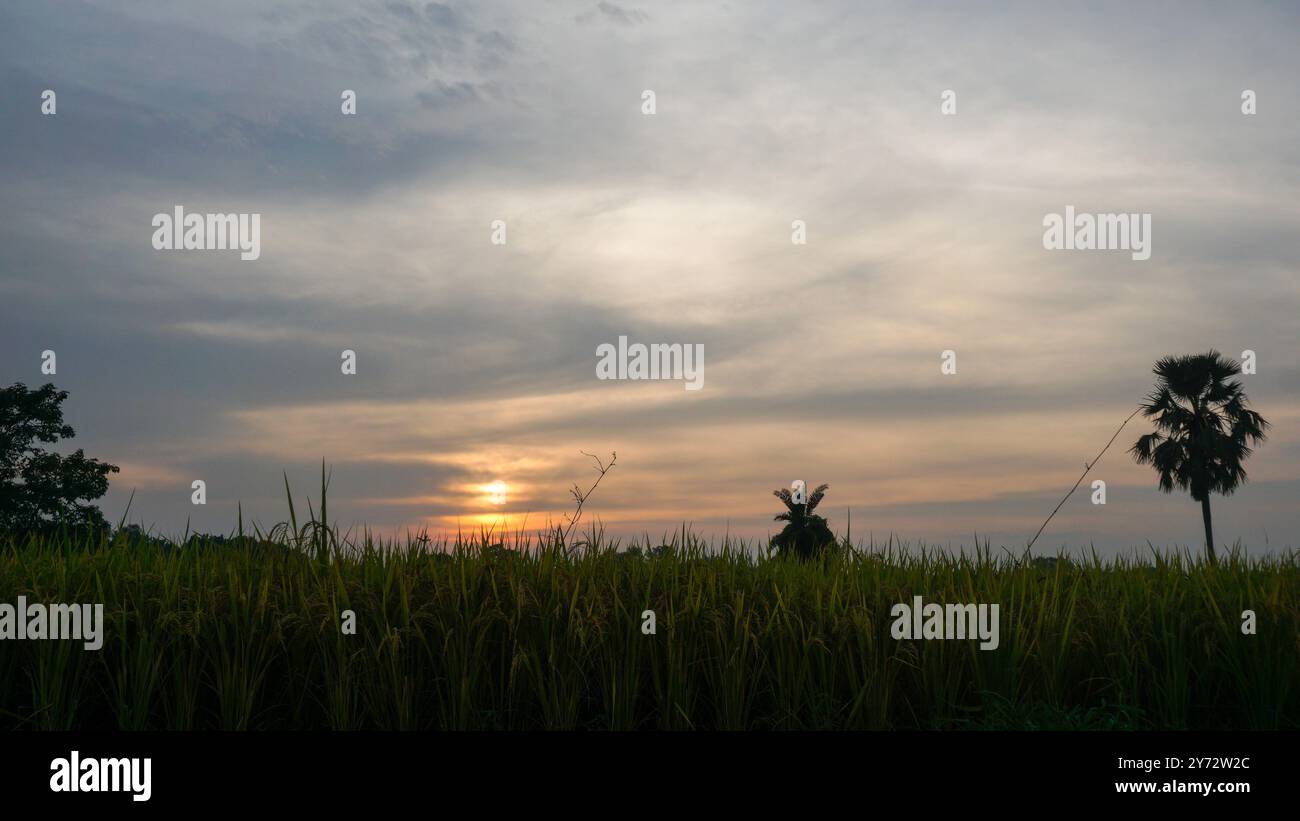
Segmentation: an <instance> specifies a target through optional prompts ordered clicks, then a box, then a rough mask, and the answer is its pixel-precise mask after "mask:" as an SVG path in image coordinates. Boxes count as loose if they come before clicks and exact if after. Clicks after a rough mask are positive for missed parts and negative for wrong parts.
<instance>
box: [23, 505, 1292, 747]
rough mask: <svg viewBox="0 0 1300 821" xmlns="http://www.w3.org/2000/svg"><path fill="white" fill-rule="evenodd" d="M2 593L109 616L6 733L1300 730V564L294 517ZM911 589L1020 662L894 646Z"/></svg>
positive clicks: (967, 648)
mask: <svg viewBox="0 0 1300 821" xmlns="http://www.w3.org/2000/svg"><path fill="white" fill-rule="evenodd" d="M575 535H576V534H575ZM272 537H274V538H272ZM0 591H2V592H0V603H4V602H8V603H10V604H12V603H13V602H14V601H15V599H16V597H18V596H20V595H22V596H25V597H26V598H27V600H29V601H39V602H47V603H53V602H65V603H72V602H84V603H91V602H99V603H103V604H104V605H105V607H104V617H105V628H104V632H105V636H104V643H103V647H102V649H100V650H98V651H88V650H85V649H83V647H82V644H81V643H80V642H75V641H39V640H26V641H18V640H11V641H2V642H0V694H2V698H0V729H6V730H20V729H31V730H56V729H57V730H67V729H76V730H117V729H121V730H136V729H146V728H149V729H172V730H193V729H235V730H270V729H274V730H281V729H283V730H300V729H334V730H357V729H405V730H477V729H509V730H531V729H549V730H570V729H593V730H643V729H664V730H690V729H695V730H704V729H710V730H755V729H772V730H840V729H926V730H929V729H964V728H966V729H1217V728H1232V729H1297V728H1298V727H1300V666H1298V663H1297V662H1298V659H1300V567H1298V566H1297V556H1296V554H1294V553H1292V554H1288V555H1282V556H1273V557H1269V558H1258V559H1246V558H1244V557H1243V556H1242V555H1241V551H1238V552H1236V553H1235V554H1234V555H1232V556H1231V557H1229V558H1228V559H1226V560H1223V561H1221V562H1220V563H1219V564H1218V565H1215V566H1210V565H1206V564H1204V563H1201V562H1194V561H1191V560H1190V559H1189V558H1188V557H1187V556H1186V555H1181V556H1180V555H1163V554H1160V553H1156V552H1152V553H1151V554H1150V555H1149V556H1146V557H1141V558H1130V559H1119V560H1112V561H1102V560H1100V559H1097V558H1094V559H1092V560H1090V561H1072V560H1070V559H1067V558H1064V557H1060V558H1058V559H1055V560H1052V559H1036V560H1034V559H1029V558H1028V557H1021V558H1017V557H1014V556H1012V555H1011V554H1009V553H1006V552H1004V551H995V550H990V549H988V548H987V546H985V547H984V548H983V549H980V550H979V551H978V555H974V556H962V555H952V554H946V553H944V552H942V551H936V550H927V549H924V548H921V547H920V546H916V545H907V544H898V543H896V542H891V543H890V544H888V545H886V546H881V545H870V544H868V545H859V546H857V547H849V546H847V545H841V546H840V547H839V548H838V549H836V550H834V551H832V552H829V553H828V554H827V555H826V556H825V557H824V558H822V559H820V560H815V561H810V562H799V561H797V560H793V559H780V558H773V557H769V556H765V555H763V554H762V552H761V551H757V550H756V549H755V546H754V545H752V544H748V545H747V544H744V543H738V542H727V543H721V544H716V543H715V544H707V543H705V542H702V541H701V540H699V539H696V538H694V537H692V536H691V535H690V534H689V533H686V532H682V533H680V534H678V535H677V536H676V537H675V538H672V539H669V540H668V541H667V543H666V544H664V545H659V544H654V545H651V544H650V543H648V542H647V543H636V544H634V543H624V544H620V543H618V542H617V541H614V540H607V539H605V538H604V537H603V535H602V534H601V533H600V532H598V531H597V532H591V533H588V534H586V536H585V537H584V538H581V539H579V540H575V542H574V543H572V544H569V545H567V546H566V545H565V544H564V543H563V542H562V541H561V540H560V538H559V537H558V536H557V535H556V534H549V535H545V534H543V535H537V534H534V535H533V536H525V535H523V534H516V535H515V536H513V537H510V538H508V539H505V540H504V541H502V540H500V539H497V538H494V537H493V536H492V535H490V534H480V535H479V536H476V537H473V538H463V539H459V540H456V541H453V542H445V543H436V542H430V541H427V540H423V539H408V540H405V541H404V542H403V543H400V544H394V543H391V542H382V541H376V540H373V539H369V538H364V539H361V540H359V542H357V543H353V542H349V541H347V540H341V539H337V538H335V537H334V534H333V532H332V531H331V530H330V529H329V528H325V527H324V526H320V525H315V523H314V522H313V523H308V525H305V526H304V527H303V528H302V529H301V530H300V529H298V528H297V525H296V522H295V523H294V524H293V525H292V526H285V527H283V528H280V529H279V531H278V532H274V533H271V534H267V535H266V536H265V537H264V536H261V535H259V536H258V537H256V538H251V537H250V538H232V539H228V540H224V541H221V542H209V541H203V540H196V541H191V542H190V543H188V544H186V545H185V546H184V547H174V546H169V545H166V544H162V543H160V542H158V541H156V540H149V539H131V538H128V537H127V536H126V535H125V534H122V533H119V534H118V535H117V536H115V537H113V538H112V539H109V538H107V537H102V538H100V539H99V540H91V541H88V542H84V543H83V542H79V541H77V540H75V539H73V538H72V537H69V536H63V537H59V536H49V537H44V538H37V537H32V538H28V539H25V540H16V539H14V538H12V537H10V538H7V539H6V538H0ZM914 595H922V596H924V597H925V600H926V601H927V602H939V603H944V602H959V603H966V602H970V603H997V604H999V606H1000V610H1001V628H1000V633H1001V636H1000V643H999V646H998V648H997V649H996V650H992V651H985V650H980V649H978V646H977V645H978V642H976V641H971V640H948V641H945V640H928V641H927V640H895V639H894V638H893V637H892V636H891V631H890V624H891V621H892V620H893V619H892V617H891V614H890V610H891V607H893V606H894V605H895V604H897V603H899V602H910V601H911V600H912V597H913V596H914ZM1248 609H1249V610H1253V611H1254V612H1255V614H1256V617H1257V632H1256V634H1255V635H1243V633H1242V629H1241V624H1242V612H1243V611H1244V610H1248ZM648 610H652V611H654V614H655V630H654V632H653V633H652V634H647V633H646V632H643V623H644V619H643V614H644V613H645V611H648ZM344 611H352V613H353V614H354V615H355V633H347V632H345V631H344V629H343V624H344Z"/></svg>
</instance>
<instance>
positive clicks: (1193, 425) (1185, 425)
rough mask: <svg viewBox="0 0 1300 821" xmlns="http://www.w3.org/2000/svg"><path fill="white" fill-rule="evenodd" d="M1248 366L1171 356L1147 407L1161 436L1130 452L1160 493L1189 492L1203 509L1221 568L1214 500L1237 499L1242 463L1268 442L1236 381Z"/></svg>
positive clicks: (1213, 354) (1158, 371) (1161, 366)
mask: <svg viewBox="0 0 1300 821" xmlns="http://www.w3.org/2000/svg"><path fill="white" fill-rule="evenodd" d="M1240 371H1241V366H1240V365H1239V364H1238V363H1237V362H1235V361H1234V360H1232V359H1227V358H1225V357H1224V356H1222V355H1221V354H1220V353H1219V352H1218V351H1214V350H1211V351H1209V352H1208V353H1203V354H1194V355H1189V356H1166V357H1164V358H1163V359H1161V360H1160V361H1159V362H1157V363H1156V364H1155V368H1154V369H1153V372H1154V373H1155V375H1156V386H1155V390H1153V391H1152V392H1151V394H1150V395H1149V396H1148V397H1147V401H1146V403H1144V404H1143V405H1142V408H1141V409H1142V415H1143V416H1145V417H1147V418H1148V419H1152V420H1153V421H1154V423H1155V427H1156V430H1155V433H1148V434H1147V435H1145V436H1143V437H1141V438H1140V439H1138V440H1137V443H1136V444H1134V445H1133V447H1132V448H1131V449H1130V453H1132V454H1133V458H1134V459H1136V460H1137V462H1138V464H1141V465H1147V464H1149V465H1151V466H1152V467H1154V468H1155V470H1156V472H1157V473H1158V474H1159V475H1160V489H1161V490H1163V491H1164V492H1165V493H1171V492H1173V489H1174V488H1175V487H1177V488H1179V489H1180V490H1187V491H1190V492H1191V494H1192V499H1194V500H1195V501H1198V502H1200V503H1201V517H1202V519H1204V522H1205V551H1206V555H1207V557H1208V558H1209V560H1210V561H1211V562H1213V561H1214V559H1215V556H1214V528H1213V526H1212V524H1211V520H1210V494H1211V493H1216V492H1217V493H1221V494H1223V495H1225V496H1227V495H1229V494H1231V493H1232V492H1233V491H1234V490H1236V489H1237V487H1238V486H1239V485H1241V484H1242V483H1244V482H1245V481H1246V469H1245V467H1243V463H1244V462H1245V461H1246V458H1247V457H1248V456H1250V454H1251V453H1252V452H1253V451H1252V448H1251V446H1252V445H1255V444H1258V443H1260V442H1262V441H1264V431H1265V430H1267V429H1268V426H1269V423H1268V422H1266V421H1265V420H1264V417H1262V416H1260V415H1259V414H1258V413H1256V412H1254V411H1253V410H1250V409H1249V408H1248V407H1247V401H1246V394H1245V392H1244V391H1243V390H1242V388H1241V384H1240V383H1239V382H1236V381H1229V380H1231V379H1232V377H1234V376H1236V375H1237V374H1238V373H1240Z"/></svg>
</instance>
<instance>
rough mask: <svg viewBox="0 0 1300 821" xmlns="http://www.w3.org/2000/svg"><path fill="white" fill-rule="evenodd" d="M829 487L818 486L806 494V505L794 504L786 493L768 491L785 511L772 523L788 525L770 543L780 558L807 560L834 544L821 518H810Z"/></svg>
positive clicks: (824, 521)
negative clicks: (796, 557)
mask: <svg viewBox="0 0 1300 821" xmlns="http://www.w3.org/2000/svg"><path fill="white" fill-rule="evenodd" d="M829 487H830V485H818V486H817V489H816V490H814V491H813V492H812V493H811V494H809V496H808V502H807V503H806V504H800V503H799V502H796V501H795V500H794V496H792V495H791V494H790V491H788V490H785V489H782V490H774V491H772V495H773V496H775V497H776V498H778V499H780V500H781V501H782V502H783V503H784V504H785V507H786V512H785V513H778V514H777V515H776V516H775V517H774V520H775V521H778V522H789V524H788V525H786V526H785V529H783V530H782V531H781V532H780V533H779V534H777V535H776V536H775V537H774V538H773V539H772V544H773V546H775V547H776V548H777V551H778V552H779V553H780V554H781V555H790V554H793V555H796V556H798V557H799V558H801V559H808V558H811V557H812V556H814V555H815V554H817V553H818V552H819V551H821V550H822V549H824V548H825V547H826V546H827V545H830V544H833V543H834V541H835V535H834V534H833V533H831V529H830V527H829V526H828V525H827V524H826V520H825V519H823V518H822V517H821V516H815V515H813V511H814V510H816V509H817V505H818V503H820V502H821V500H822V497H823V496H824V495H826V490H827V488H829Z"/></svg>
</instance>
